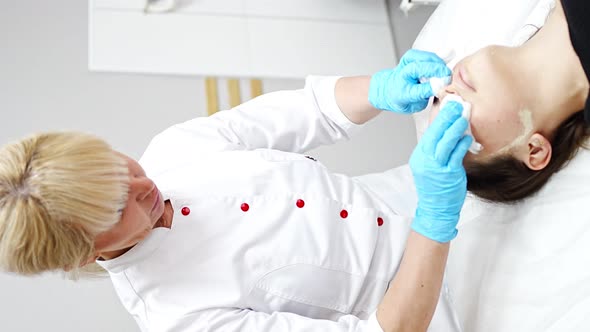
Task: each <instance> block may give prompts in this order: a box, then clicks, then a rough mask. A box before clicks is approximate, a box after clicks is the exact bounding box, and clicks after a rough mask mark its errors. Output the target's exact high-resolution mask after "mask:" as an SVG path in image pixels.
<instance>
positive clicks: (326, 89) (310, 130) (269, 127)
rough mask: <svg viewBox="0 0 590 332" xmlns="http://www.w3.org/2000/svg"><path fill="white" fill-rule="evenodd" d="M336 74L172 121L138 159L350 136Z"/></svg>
mask: <svg viewBox="0 0 590 332" xmlns="http://www.w3.org/2000/svg"><path fill="white" fill-rule="evenodd" d="M337 80H338V77H313V76H312V77H308V78H307V80H306V84H305V87H304V88H303V89H302V90H292V91H278V92H273V93H268V94H265V95H262V96H260V97H258V98H255V99H253V100H250V101H248V102H246V103H244V104H242V105H240V106H237V107H235V108H233V109H231V110H227V111H221V112H217V113H215V114H214V115H212V116H209V117H199V118H196V119H192V120H189V121H186V122H184V123H180V124H177V125H174V126H172V127H170V128H168V129H166V130H165V131H163V132H162V133H160V134H158V135H157V136H156V137H154V138H153V139H152V141H151V143H150V145H149V146H148V149H147V150H146V151H145V153H144V155H143V157H142V160H144V161H147V162H150V161H151V159H156V160H162V159H165V158H166V156H173V157H174V156H178V155H181V154H187V153H206V152H218V151H224V150H253V149H259V148H269V149H276V150H282V151H289V152H304V151H307V150H310V149H313V148H316V147H318V146H321V145H327V144H333V143H335V142H337V141H340V140H346V139H349V137H350V135H351V134H352V133H353V132H355V131H356V130H358V129H359V128H360V127H362V126H361V125H357V124H355V123H353V122H351V121H350V120H348V118H347V117H346V116H345V115H344V114H343V113H342V111H341V110H340V108H339V107H338V105H337V104H336V99H335V96H334V88H335V85H336V81H337Z"/></svg>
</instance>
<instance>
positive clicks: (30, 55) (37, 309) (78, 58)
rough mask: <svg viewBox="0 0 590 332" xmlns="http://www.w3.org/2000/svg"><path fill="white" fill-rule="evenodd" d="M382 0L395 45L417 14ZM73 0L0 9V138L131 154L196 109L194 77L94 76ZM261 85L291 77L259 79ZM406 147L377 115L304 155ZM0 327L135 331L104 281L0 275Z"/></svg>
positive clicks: (79, 3) (408, 37)
mask: <svg viewBox="0 0 590 332" xmlns="http://www.w3.org/2000/svg"><path fill="white" fill-rule="evenodd" d="M398 4H399V1H392V8H393V9H392V10H393V11H394V19H395V21H394V22H393V24H394V26H396V28H397V29H398V30H397V31H396V37H397V38H398V40H397V46H398V50H401V51H404V50H405V49H407V48H408V47H409V46H410V45H411V41H412V40H413V38H414V37H415V35H416V34H417V32H418V31H419V29H420V27H421V25H422V24H423V22H424V17H426V16H425V15H426V14H424V13H422V14H417V16H416V17H415V18H414V16H410V18H404V17H403V15H401V14H400V13H399V11H398V10H397V9H396V8H397V5H398ZM86 6H87V4H86V1H83V0H53V1H33V0H19V1H11V2H10V4H9V5H4V6H3V8H2V10H1V11H0V45H1V46H0V112H1V113H2V119H3V121H2V122H1V123H0V144H5V143H7V142H9V141H11V140H14V139H18V138H20V137H22V136H24V135H27V134H30V133H33V132H37V131H45V130H63V129H76V130H83V131H88V132H91V133H94V134H97V135H99V136H101V137H103V138H105V139H107V140H108V141H110V142H111V143H112V144H113V146H114V147H115V148H117V149H120V150H121V151H123V152H125V153H128V154H129V155H131V156H133V157H136V158H137V157H139V156H140V155H141V153H142V151H143V149H144V147H145V146H146V144H147V143H148V141H149V140H150V138H151V137H152V136H153V135H154V134H156V133H157V132H158V131H160V130H162V129H163V128H165V127H166V126H168V125H171V124H174V123H177V122H180V121H183V120H186V119H188V118H191V117H195V116H202V115H204V114H205V100H204V93H203V90H204V84H203V80H202V79H200V78H186V77H163V76H143V75H118V74H96V73H89V72H88V71H87V48H86V45H87V40H86V39H87V7H86ZM264 83H265V86H266V90H267V91H272V90H277V89H287V88H289V89H290V88H298V87H300V86H301V84H302V82H300V81H286V80H280V81H279V80H273V81H265V82H264ZM414 144H415V138H414V128H413V124H412V121H411V119H410V118H409V117H402V116H396V115H393V114H384V115H382V116H380V117H379V118H378V119H377V120H375V121H373V122H372V123H370V124H369V125H367V128H366V130H365V131H364V133H363V134H362V135H359V136H358V137H357V138H355V139H354V140H353V141H351V142H347V143H343V144H339V145H337V146H334V147H329V148H320V149H318V150H317V151H314V152H313V153H312V154H313V155H315V156H316V157H317V158H319V160H320V161H322V162H323V163H324V164H326V165H327V166H328V167H330V168H332V169H333V170H334V171H337V172H344V173H347V174H351V175H354V174H361V173H365V172H372V171H380V170H385V169H388V168H390V167H394V166H397V165H400V164H402V163H404V162H405V161H406V160H407V158H408V156H409V154H410V152H411V149H412V146H413V145H414ZM0 294H1V296H0V331H7V332H17V331H58V330H59V331H64V332H68V331H85V332H94V331H97V332H98V331H111V332H119V331H120V332H123V331H125V332H127V331H136V330H137V328H136V326H135V323H134V322H133V321H132V319H131V318H130V317H129V316H128V315H127V314H126V312H125V311H124V310H123V308H122V306H121V304H120V303H119V301H118V299H117V297H116V295H115V293H114V291H113V290H112V287H111V286H110V283H109V281H108V280H102V281H84V282H78V283H74V282H69V281H65V280H62V279H61V278H60V277H58V276H53V275H51V276H42V277H36V278H22V277H16V276H11V275H7V274H0Z"/></svg>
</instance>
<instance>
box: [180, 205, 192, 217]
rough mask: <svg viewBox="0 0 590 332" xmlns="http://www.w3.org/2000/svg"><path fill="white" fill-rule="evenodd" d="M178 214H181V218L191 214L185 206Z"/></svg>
mask: <svg viewBox="0 0 590 332" xmlns="http://www.w3.org/2000/svg"><path fill="white" fill-rule="evenodd" d="M180 213H182V215H183V216H188V215H189V214H190V213H191V209H189V208H188V206H185V207H183V208H182V209H181V210H180Z"/></svg>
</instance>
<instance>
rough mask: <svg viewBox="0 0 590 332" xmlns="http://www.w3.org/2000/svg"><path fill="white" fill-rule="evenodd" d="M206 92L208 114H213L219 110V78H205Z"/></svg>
mask: <svg viewBox="0 0 590 332" xmlns="http://www.w3.org/2000/svg"><path fill="white" fill-rule="evenodd" d="M205 93H206V95H207V115H213V114H214V113H215V112H217V111H219V99H218V98H219V97H218V96H217V79H216V78H215V77H207V78H205Z"/></svg>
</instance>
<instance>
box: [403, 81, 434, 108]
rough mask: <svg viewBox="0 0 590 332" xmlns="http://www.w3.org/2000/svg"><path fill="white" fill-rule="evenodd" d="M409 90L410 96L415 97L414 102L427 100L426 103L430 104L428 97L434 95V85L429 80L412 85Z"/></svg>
mask: <svg viewBox="0 0 590 332" xmlns="http://www.w3.org/2000/svg"><path fill="white" fill-rule="evenodd" d="M407 92H408V95H409V96H412V98H413V99H415V100H414V102H418V101H426V104H428V98H430V97H432V96H434V91H432V85H430V83H429V82H425V83H418V84H414V85H411V86H409V87H408V90H407Z"/></svg>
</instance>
